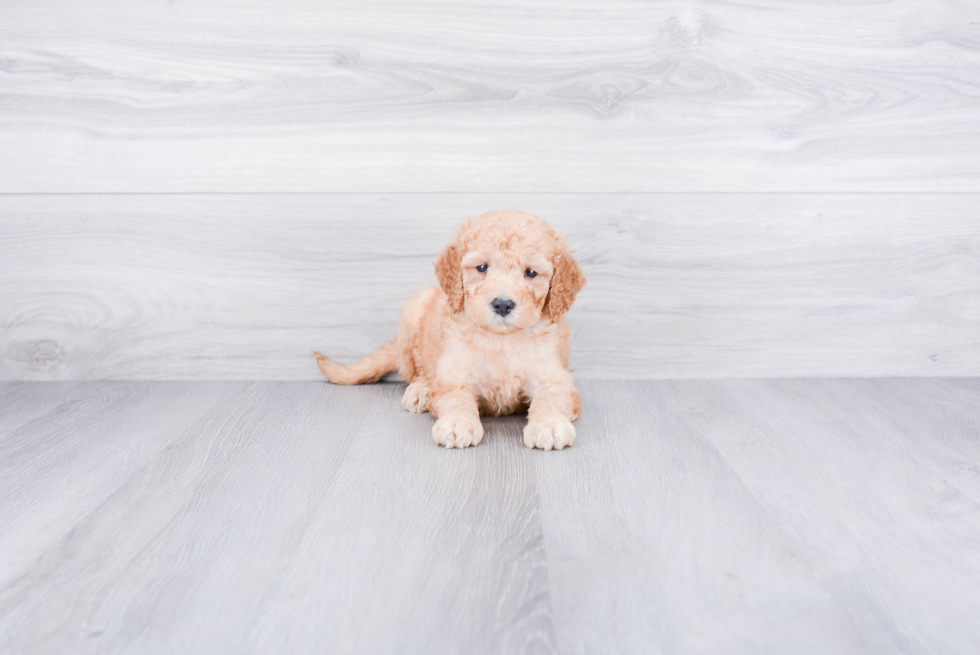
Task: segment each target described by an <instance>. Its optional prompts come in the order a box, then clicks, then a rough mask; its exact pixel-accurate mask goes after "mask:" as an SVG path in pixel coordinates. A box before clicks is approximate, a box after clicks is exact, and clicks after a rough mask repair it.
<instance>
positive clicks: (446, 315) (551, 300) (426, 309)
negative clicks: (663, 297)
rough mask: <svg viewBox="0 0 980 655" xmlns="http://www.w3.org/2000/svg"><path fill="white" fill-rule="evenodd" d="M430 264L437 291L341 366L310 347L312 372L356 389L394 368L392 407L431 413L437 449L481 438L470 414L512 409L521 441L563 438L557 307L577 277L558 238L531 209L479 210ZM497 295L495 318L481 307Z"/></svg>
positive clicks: (564, 345)
mask: <svg viewBox="0 0 980 655" xmlns="http://www.w3.org/2000/svg"><path fill="white" fill-rule="evenodd" d="M484 264H485V265H486V266H487V270H486V271H480V270H479V268H478V267H481V266H482V265H484ZM528 270H531V271H534V272H535V273H536V275H534V276H530V275H528V274H526V271H528ZM435 271H436V277H437V279H438V280H439V287H424V288H421V289H419V290H418V291H416V292H415V293H414V294H413V295H412V296H411V298H409V300H408V302H407V303H406V304H405V307H404V309H403V310H402V315H401V321H400V325H399V330H398V338H396V339H395V340H393V341H391V342H390V343H388V344H387V345H385V346H383V347H382V348H381V349H379V350H378V351H376V352H375V353H373V354H371V355H368V356H367V357H365V358H364V359H362V360H361V361H360V362H358V363H357V364H353V365H351V366H346V367H345V366H341V365H340V364H337V363H336V362H333V361H330V360H329V359H327V358H326V357H324V356H323V355H321V354H320V353H315V354H316V357H317V361H318V363H319V366H320V370H321V371H322V372H323V374H324V375H325V376H326V377H327V379H328V380H330V381H331V382H333V383H335V384H361V383H364V382H375V381H377V380H379V379H380V378H381V377H382V376H383V375H384V374H385V373H388V372H390V371H393V370H397V371H398V372H399V374H400V375H401V376H402V377H403V378H404V379H405V380H406V381H407V382H408V383H409V385H408V388H407V389H406V390H405V395H404V397H403V398H402V405H403V406H404V407H405V409H407V410H409V411H412V412H419V413H421V412H426V411H429V412H432V414H433V415H434V416H435V417H436V419H437V420H436V422H435V424H434V425H433V428H432V436H433V439H435V441H436V443H438V444H440V445H443V446H446V447H447V448H453V447H456V448H465V447H467V446H475V445H477V444H478V443H480V441H481V440H482V439H483V426H482V425H481V423H480V414H481V413H483V414H490V415H499V414H510V413H513V412H516V411H520V410H522V409H527V412H528V423H527V426H526V427H525V429H524V444H525V445H526V446H528V447H529V448H543V449H545V450H550V449H552V448H556V449H559V450H560V449H561V448H564V447H565V446H570V445H572V444H573V443H574V441H575V427H574V426H573V425H572V421H574V420H575V419H577V418H578V416H579V414H580V413H581V400H580V398H579V394H578V391H576V389H575V386H574V383H573V381H572V376H571V373H569V371H568V350H569V338H570V335H569V330H568V324H567V322H566V320H565V314H566V313H567V312H568V310H569V308H570V307H571V306H572V303H573V302H574V300H575V296H576V295H577V294H578V292H579V291H580V290H581V289H582V287H583V286H584V285H585V277H584V276H583V275H582V270H581V269H580V268H579V266H578V264H577V263H576V262H575V259H574V258H573V257H572V253H571V251H570V250H569V249H568V246H567V244H566V242H565V238H564V237H563V236H561V235H559V234H557V233H556V232H555V231H554V230H553V229H552V228H551V226H549V225H548V224H547V223H546V222H544V221H543V220H541V219H540V218H537V217H536V216H531V215H530V214H525V213H523V212H519V211H495V212H489V213H486V214H483V215H482V216H480V217H479V218H474V219H470V220H469V221H466V222H465V223H463V224H462V225H460V227H459V228H458V229H457V231H456V236H455V239H454V240H453V243H451V244H450V245H449V246H448V247H447V248H446V249H445V250H444V251H443V253H442V254H441V255H440V256H439V258H438V259H437V260H436V262H435ZM501 299H504V300H509V301H511V302H513V303H514V306H513V309H512V310H511V311H510V312H509V313H507V314H506V315H501V314H500V313H499V312H497V311H495V310H494V306H493V304H492V303H493V302H494V300H498V301H499V300H501Z"/></svg>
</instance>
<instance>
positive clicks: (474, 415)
mask: <svg viewBox="0 0 980 655" xmlns="http://www.w3.org/2000/svg"><path fill="white" fill-rule="evenodd" d="M430 406H431V408H432V413H433V414H434V415H435V416H436V417H437V418H438V419H439V420H437V421H436V424H435V425H433V426H432V438H433V439H434V440H435V442H436V443H437V444H439V445H440V446H445V447H446V448H466V447H467V446H475V445H477V444H478V443H480V442H481V441H482V440H483V424H481V423H480V408H479V405H477V402H476V396H474V395H473V394H472V393H470V392H469V391H465V390H463V389H453V390H451V391H447V392H442V393H439V394H438V395H436V396H434V397H433V398H432V401H431V403H430Z"/></svg>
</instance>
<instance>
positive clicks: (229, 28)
mask: <svg viewBox="0 0 980 655" xmlns="http://www.w3.org/2000/svg"><path fill="white" fill-rule="evenodd" d="M978 25H980V4H978V3H976V2H974V1H971V0H937V1H934V2H925V1H924V0H886V1H874V2H870V1H859V2H843V3H842V2H811V1H810V0H755V1H752V2H748V1H745V2H742V1H740V2H728V1H724V2H723V1H705V2H697V3H693V2H679V1H675V2H649V1H647V0H603V1H601V2H597V1H595V0H585V1H574V0H562V1H561V2H557V1H554V0H519V1H510V2H488V1H486V0H483V1H477V2H472V1H470V0H433V1H431V2H426V3H419V2H395V1H367V2H363V1H361V2H320V1H318V0H283V1H281V2H267V1H264V0H234V1H224V2H200V1H199V2H172V1H169V2H168V1H165V0H125V1H124V0H100V1H99V2H85V3H79V2H68V1H67V0H6V1H5V2H3V3H2V5H0V153H3V156H0V192H55V193H60V192H256V191H264V192H372V193H373V192H381V193H390V192H435V191H445V192H581V191H589V192H661V191H669V192H674V191H711V192H716V191H736V192H742V191H806V192H811V191H833V192H837V191H857V192H866V191H890V192H906V191H923V192H937V191H963V192H972V191H980V182H978V180H980V156H978V153H980V30H978V27H977V26H978Z"/></svg>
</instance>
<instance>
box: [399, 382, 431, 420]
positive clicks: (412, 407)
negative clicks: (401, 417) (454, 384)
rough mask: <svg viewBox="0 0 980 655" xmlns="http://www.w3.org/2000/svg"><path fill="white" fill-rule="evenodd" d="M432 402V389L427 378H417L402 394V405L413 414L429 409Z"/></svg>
mask: <svg viewBox="0 0 980 655" xmlns="http://www.w3.org/2000/svg"><path fill="white" fill-rule="evenodd" d="M431 402H432V389H431V388H430V387H429V383H428V382H426V381H425V380H416V381H415V382H413V383H411V384H410V385H408V388H407V389H405V395H404V396H402V407H404V408H405V409H407V410H408V411H410V412H412V413H413V414H422V413H423V412H427V411H429V404H430V403H431Z"/></svg>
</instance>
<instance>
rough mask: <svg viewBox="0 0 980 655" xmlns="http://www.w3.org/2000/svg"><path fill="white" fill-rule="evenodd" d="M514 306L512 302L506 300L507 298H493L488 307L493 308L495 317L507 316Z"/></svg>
mask: <svg viewBox="0 0 980 655" xmlns="http://www.w3.org/2000/svg"><path fill="white" fill-rule="evenodd" d="M516 304H517V303H515V302H514V301H513V300H508V299H507V298H494V299H493V300H492V301H490V306H491V307H493V311H494V313H495V314H497V316H507V315H508V314H510V313H511V312H512V311H514V306H515V305H516Z"/></svg>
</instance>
